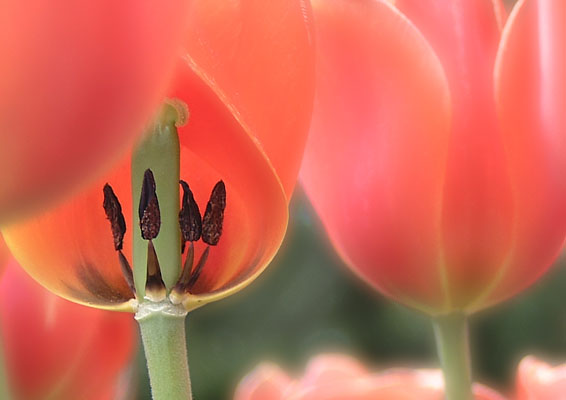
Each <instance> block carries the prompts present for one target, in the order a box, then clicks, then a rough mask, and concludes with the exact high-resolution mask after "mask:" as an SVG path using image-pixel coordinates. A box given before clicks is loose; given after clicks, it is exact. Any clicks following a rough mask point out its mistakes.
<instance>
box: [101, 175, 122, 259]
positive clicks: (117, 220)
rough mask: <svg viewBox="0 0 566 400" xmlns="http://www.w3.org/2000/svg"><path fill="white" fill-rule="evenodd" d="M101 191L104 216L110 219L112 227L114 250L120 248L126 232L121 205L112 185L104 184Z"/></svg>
mask: <svg viewBox="0 0 566 400" xmlns="http://www.w3.org/2000/svg"><path fill="white" fill-rule="evenodd" d="M103 192H104V202H103V203H102V206H103V207H104V212H105V213H106V218H107V219H108V221H110V226H111V228H112V236H113V238H114V250H122V246H123V244H124V243H123V242H124V234H125V233H126V221H125V220H124V214H123V213H122V206H121V205H120V201H118V197H116V194H114V190H112V187H111V186H110V185H109V184H108V183H107V184H105V185H104V189H103Z"/></svg>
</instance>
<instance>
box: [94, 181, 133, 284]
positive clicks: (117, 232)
mask: <svg viewBox="0 0 566 400" xmlns="http://www.w3.org/2000/svg"><path fill="white" fill-rule="evenodd" d="M103 192H104V202H103V203H102V206H103V207H104V212H105V213H106V218H108V221H110V226H111V228H112V236H113V237H114V249H115V250H116V251H117V252H118V259H119V261H120V268H121V269H122V275H124V278H125V279H126V282H127V283H128V286H129V287H130V289H131V291H132V293H133V294H134V295H135V294H136V288H135V286H134V277H133V274H132V268H131V267H130V263H129V262H128V260H127V259H126V256H124V253H122V247H123V245H124V235H125V233H126V221H125V220H124V214H123V213H122V206H121V205H120V202H119V201H118V197H116V194H115V193H114V190H112V187H111V186H110V185H109V184H106V185H104V189H103Z"/></svg>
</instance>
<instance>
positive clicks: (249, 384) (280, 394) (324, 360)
mask: <svg viewBox="0 0 566 400" xmlns="http://www.w3.org/2000/svg"><path fill="white" fill-rule="evenodd" d="M474 395H475V397H474V398H475V399H476V400H504V398H503V397H502V396H501V395H499V394H498V393H496V392H495V391H493V390H491V389H489V388H487V387H485V386H483V385H479V384H476V385H474ZM442 398H443V382H442V374H441V372H440V371H438V370H426V369H390V370H385V371H382V372H379V373H372V372H369V371H368V370H367V369H366V368H365V367H364V366H363V365H362V364H361V363H360V362H359V361H357V360H355V359H353V358H351V357H349V356H345V355H338V354H327V355H319V356H316V357H315V358H313V359H311V360H310V362H309V363H308V365H307V367H306V371H305V374H304V376H303V377H302V378H300V379H291V378H290V377H289V376H288V375H287V374H286V373H285V372H283V371H282V370H281V369H280V368H279V367H278V366H277V365H274V364H270V363H264V364H261V365H260V366H258V367H257V368H256V369H255V370H253V371H252V372H251V373H250V374H248V375H247V376H246V377H245V378H244V379H243V380H242V381H241V382H240V383H239V385H238V387H237V389H236V393H235V396H234V400H291V399H292V400H366V399H367V400H370V399H371V400H405V399H406V400H413V399H419V400H441V399H442Z"/></svg>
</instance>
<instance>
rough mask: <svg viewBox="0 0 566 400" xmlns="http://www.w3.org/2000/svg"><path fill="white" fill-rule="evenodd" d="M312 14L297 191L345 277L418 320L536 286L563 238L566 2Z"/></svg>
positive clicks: (432, 3)
mask: <svg viewBox="0 0 566 400" xmlns="http://www.w3.org/2000/svg"><path fill="white" fill-rule="evenodd" d="M312 3H313V9H314V14H315V27H316V36H317V39H318V50H317V93H316V100H315V109H314V116H313V124H312V128H311V134H310V136H309V142H308V145H307V150H306V155H305V161H304V164H303V169H302V182H303V183H304V186H305V188H306V191H307V194H308V195H309V197H310V199H311V200H312V203H313V205H314V208H315V209H316V211H317V212H318V214H319V215H320V217H321V219H322V222H323V224H324V226H325V227H326V230H327V231H328V234H329V236H330V238H331V240H332V242H333V243H334V245H335V247H336V248H337V250H338V252H339V253H340V254H341V255H342V257H343V258H344V259H345V260H346V262H347V264H348V265H349V266H350V267H351V268H352V269H354V270H355V271H356V272H357V273H358V274H359V275H360V276H361V277H363V278H364V279H365V280H366V281H368V282H369V283H370V284H371V285H373V286H374V287H375V288H376V289H378V290H379V291H381V292H382V293H385V294H386V295H387V296H389V297H391V298H393V299H396V300H397V301H400V302H402V303H404V304H407V305H409V306H412V307H415V308H417V309H421V310H424V311H426V312H428V313H430V314H443V313H450V312H456V311H463V312H472V311H475V310H477V309H480V308H483V307H487V306H489V305H490V304H493V303H496V302H498V301H501V300H503V299H505V298H508V297H510V296H513V295H514V294H516V293H517V292H519V291H521V290H523V289H524V288H526V287H527V286H529V285H530V284H532V283H533V282H535V281H536V280H537V279H538V278H539V277H540V276H541V275H542V274H543V273H544V272H545V271H546V270H547V269H548V268H549V266H550V265H551V264H552V263H553V260H554V259H555V257H556V256H557V254H558V252H559V250H560V247H561V245H562V242H563V240H564V237H565V233H566V208H565V207H564V204H566V180H565V179H564V177H565V176H566V157H564V149H565V148H566V134H565V133H566V122H565V121H566V113H565V112H564V110H565V109H566V55H565V52H564V48H566V43H565V40H566V3H565V2H563V1H546V0H520V1H518V2H517V3H516V5H515V7H514V8H513V10H512V12H511V14H510V15H509V18H507V19H506V16H505V11H504V8H503V6H502V4H501V2H500V1H498V0H493V1H492V0H478V1H468V0H455V1H449V2H447V1H443V0H397V1H392V2H385V1H373V0H360V1H354V2H351V1H344V0H326V1H322V0H314V1H313V2H312Z"/></svg>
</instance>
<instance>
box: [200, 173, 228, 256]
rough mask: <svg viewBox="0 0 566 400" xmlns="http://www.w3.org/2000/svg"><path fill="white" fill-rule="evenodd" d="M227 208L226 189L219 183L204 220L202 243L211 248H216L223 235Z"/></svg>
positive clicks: (213, 191)
mask: <svg viewBox="0 0 566 400" xmlns="http://www.w3.org/2000/svg"><path fill="white" fill-rule="evenodd" d="M225 208H226V187H225V186H224V182H222V181H219V182H218V183H217V184H216V185H215V186H214V188H213V189H212V193H211V195H210V200H208V204H207V205H206V211H205V213H204V217H203V219H202V241H203V242H205V243H206V244H209V245H211V246H216V245H217V244H218V241H219V240H220V236H221V235H222V223H223V221H224V209H225Z"/></svg>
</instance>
